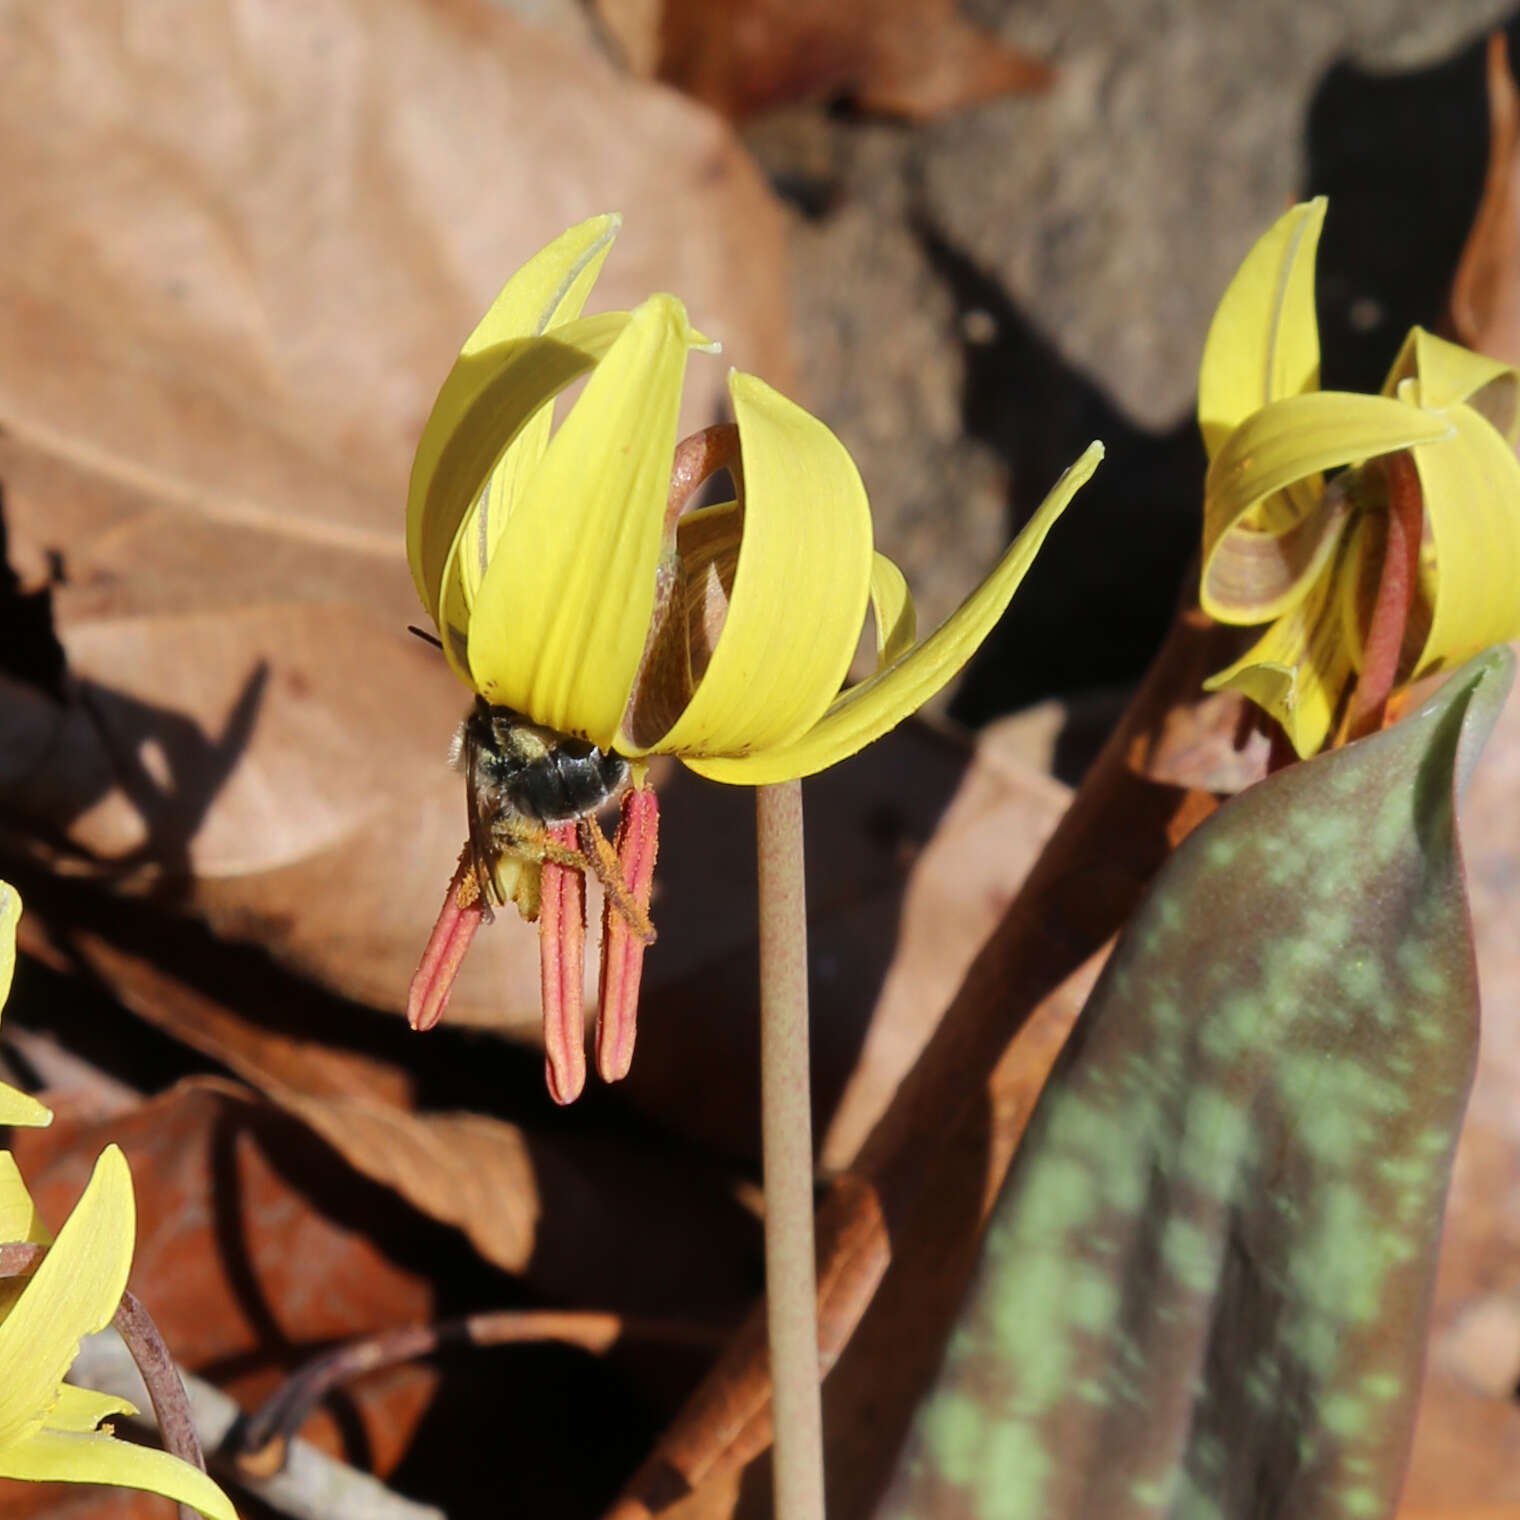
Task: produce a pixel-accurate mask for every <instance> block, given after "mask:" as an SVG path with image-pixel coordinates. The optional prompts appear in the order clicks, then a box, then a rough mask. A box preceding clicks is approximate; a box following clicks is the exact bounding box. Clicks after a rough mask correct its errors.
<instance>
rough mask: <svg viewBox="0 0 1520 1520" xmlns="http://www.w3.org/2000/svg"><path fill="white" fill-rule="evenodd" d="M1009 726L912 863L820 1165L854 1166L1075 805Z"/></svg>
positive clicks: (995, 736)
mask: <svg viewBox="0 0 1520 1520" xmlns="http://www.w3.org/2000/svg"><path fill="white" fill-rule="evenodd" d="M1011 721H1012V722H1013V723H1016V722H1017V719H1014V720H1011ZM1007 729H1008V724H1007V723H1004V724H994V725H993V726H992V727H990V728H988V729H987V730H985V731H984V732H983V733H982V734H981V735H980V736H979V738H978V740H977V745H976V750H975V752H974V754H973V756H972V760H971V764H970V765H969V766H968V767H967V769H966V772H965V774H964V776H962V778H961V782H960V787H959V789H958V790H957V792H956V794H955V796H954V797H953V799H952V800H951V802H950V805H949V807H948V808H947V809H946V810H945V813H944V815H943V816H942V817H941V819H940V821H939V824H938V826H937V827H936V829H935V831H934V835H933V837H932V838H931V839H930V841H929V844H928V846H927V847H926V848H925V850H924V852H923V854H922V855H920V856H919V858H918V860H917V861H916V863H915V864H914V867H913V874H912V875H911V876H910V877H909V879H908V884H907V888H906V890H905V892H904V893H903V899H902V911H901V915H900V919H899V923H900V928H899V930H898V935H897V947H896V949H895V951H894V952H893V956H892V964H891V966H890V967H889V968H888V971H887V975H886V980H885V982H884V983H883V984H882V989H881V993H880V995H879V996H878V998H877V1000H876V1008H875V1011H874V1012H873V1014H872V1016H871V1024H870V1028H869V1029H868V1031H867V1033H866V1038H865V1041H864V1043H863V1045H862V1046H861V1051H860V1057H859V1060H858V1061H857V1062H856V1065H855V1069H854V1071H853V1072H852V1073H851V1074H850V1080H849V1084H848V1085H847V1086H846V1088H845V1090H844V1094H843V1096H842V1097H841V1099H840V1102H839V1107H838V1108H837V1109H836V1110H835V1112H834V1116H833V1118H832V1120H831V1121H830V1124H829V1128H828V1131H827V1133H826V1134H825V1136H824V1138H823V1142H822V1145H821V1148H820V1152H819V1164H820V1165H821V1166H822V1168H823V1170H824V1171H825V1172H834V1171H839V1170H841V1169H843V1168H844V1167H846V1166H848V1165H849V1164H850V1162H851V1161H852V1160H853V1159H854V1157H855V1155H856V1153H857V1152H858V1151H859V1149H860V1146H861V1144H862V1142H863V1141H864V1139H865V1137H866V1136H867V1135H868V1134H869V1133H870V1132H871V1130H872V1129H874V1128H875V1126H876V1123H877V1121H878V1120H879V1119H880V1118H881V1116H882V1113H883V1112H884V1111H885V1109H886V1107H887V1105H888V1104H889V1103H890V1102H891V1100H892V1095H893V1093H895V1092H896V1091H897V1088H898V1085H899V1084H900V1083H901V1081H902V1079H903V1077H904V1076H905V1075H906V1074H907V1072H908V1070H909V1069H910V1068H911V1067H912V1065H913V1063H914V1061H916V1060H917V1059H918V1056H919V1054H920V1053H921V1052H922V1050H923V1048H924V1046H925V1044H927V1043H928V1040H929V1037H930V1036H931V1035H932V1034H933V1032H934V1027H935V1025H936V1024H937V1023H938V1021H939V1018H940V1016H941V1014H942V1013H943V1012H944V1010H945V1008H946V1007H947V1006H948V1005H949V1003H950V999H951V998H952V997H953V996H954V994H955V990H956V988H957V987H959V986H960V984H961V982H962V981H963V980H964V979H965V975H966V972H967V971H968V969H969V968H970V966H971V963H972V961H973V960H974V959H975V958H976V953H977V951H978V950H979V949H980V948H981V946H982V945H983V944H984V943H985V942H986V940H987V937H988V936H989V935H990V934H991V933H992V931H993V929H994V928H996V927H997V922H998V920H999V919H1000V918H1001V917H1002V916H1003V913H1004V911H1005V910H1006V908H1007V907H1008V904H1009V903H1010V902H1011V901H1012V900H1013V896H1014V893H1015V892H1016V891H1017V890H1018V887H1019V883H1020V882H1022V881H1023V880H1024V878H1025V877H1026V876H1027V875H1028V874H1029V868H1030V867H1031V866H1032V865H1033V864H1034V861H1035V859H1036V857H1037V856H1038V855H1039V853H1040V850H1041V849H1042V848H1043V847H1044V844H1045V841H1046V840H1047V839H1048V838H1049V836H1050V832H1051V830H1052V829H1054V828H1055V826H1056V823H1057V821H1058V820H1059V819H1060V817H1061V814H1062V813H1064V812H1065V811H1066V807H1067V804H1068V803H1069V801H1070V800H1071V793H1070V790H1069V789H1068V788H1067V787H1065V786H1062V785H1061V783H1060V782H1059V781H1055V780H1053V779H1052V778H1051V777H1049V776H1046V775H1043V774H1041V773H1040V772H1038V771H1035V770H1032V769H1030V768H1029V767H1028V766H1026V765H1024V764H1023V763H1022V762H1021V761H1020V760H1018V759H1017V758H1016V757H1015V756H1013V755H1010V754H1009V753H1007V746H1006V745H1005V743H1004V739H1003V735H1004V733H1005V731H1006V730H1007Z"/></svg>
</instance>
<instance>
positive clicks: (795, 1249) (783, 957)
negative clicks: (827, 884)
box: [755, 781, 824, 1520]
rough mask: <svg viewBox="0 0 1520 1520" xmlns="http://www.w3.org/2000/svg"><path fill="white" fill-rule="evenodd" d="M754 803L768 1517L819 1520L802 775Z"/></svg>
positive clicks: (763, 790)
mask: <svg viewBox="0 0 1520 1520" xmlns="http://www.w3.org/2000/svg"><path fill="white" fill-rule="evenodd" d="M755 809H756V832H757V839H758V844H759V864H760V1123H761V1149H762V1155H763V1158H764V1166H765V1284H766V1330H767V1334H768V1336H769V1340H770V1351H771V1382H772V1388H773V1393H772V1401H773V1403H772V1411H773V1418H774V1425H775V1435H774V1441H775V1446H774V1450H773V1453H772V1472H773V1474H774V1479H775V1513H776V1515H777V1516H778V1517H779V1520H823V1510H824V1506H823V1407H822V1397H821V1391H820V1387H819V1358H818V1297H817V1294H818V1290H817V1278H816V1264H815V1260H814V1255H813V1251H814V1246H813V1127H812V1107H811V1086H810V1082H809V1078H808V986H807V895H806V887H805V883H804V879H803V839H802V783H801V782H800V781H787V782H783V783H781V784H780V785H777V786H762V787H760V788H759V789H758V790H757V791H756V793H755Z"/></svg>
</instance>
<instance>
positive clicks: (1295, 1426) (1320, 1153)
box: [882, 649, 1514, 1520]
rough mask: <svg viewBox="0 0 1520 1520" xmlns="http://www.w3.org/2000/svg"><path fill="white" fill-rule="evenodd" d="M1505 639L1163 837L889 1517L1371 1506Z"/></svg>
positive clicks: (1063, 1072) (1015, 1180)
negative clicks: (1469, 794)
mask: <svg viewBox="0 0 1520 1520" xmlns="http://www.w3.org/2000/svg"><path fill="white" fill-rule="evenodd" d="M1513 666H1514V661H1513V659H1512V657H1511V656H1510V655H1509V653H1508V651H1506V650H1503V649H1500V650H1496V651H1490V653H1488V654H1487V655H1484V656H1483V657H1481V658H1480V659H1478V660H1475V661H1473V662H1472V663H1471V664H1470V665H1468V666H1466V667H1465V668H1464V669H1463V670H1462V671H1460V672H1458V673H1457V674H1456V675H1455V676H1453V677H1452V679H1451V680H1450V681H1449V682H1448V683H1447V684H1446V686H1445V687H1444V688H1443V689H1442V690H1441V691H1440V692H1439V693H1438V695H1437V696H1436V697H1435V698H1434V699H1433V700H1432V701H1431V702H1430V703H1429V704H1427V705H1426V706H1425V707H1423V708H1422V709H1420V710H1419V711H1418V712H1417V713H1415V714H1413V715H1412V716H1410V717H1409V718H1408V719H1406V720H1405V721H1404V722H1403V723H1401V724H1399V725H1397V726H1396V727H1394V728H1392V729H1390V730H1388V731H1387V732H1385V733H1382V734H1379V735H1376V736H1375V737H1373V738H1370V739H1367V740H1364V741H1363V742H1362V743H1360V744H1356V745H1352V746H1351V747H1349V748H1347V749H1344V750H1341V751H1338V752H1336V753H1333V754H1328V755H1325V756H1322V757H1320V758H1319V759H1315V760H1311V761H1308V762H1306V763H1304V764H1301V765H1298V766H1294V767H1292V768H1291V769H1288V770H1285V771H1283V772H1281V773H1279V774H1278V775H1276V776H1274V777H1272V778H1271V779H1269V780H1267V781H1265V782H1263V783H1262V784H1261V785H1259V786H1256V787H1254V788H1252V789H1251V790H1250V791H1248V792H1246V793H1244V794H1242V795H1241V796H1240V797H1238V798H1237V799H1235V800H1234V801H1233V802H1231V803H1229V804H1228V805H1227V806H1225V807H1224V808H1222V809H1221V810H1220V812H1219V813H1218V814H1216V815H1215V817H1214V818H1212V819H1211V820H1210V821H1209V822H1208V823H1206V824H1205V825H1204V826H1203V827H1202V828H1200V829H1199V830H1198V831H1197V832H1196V833H1195V834H1194V835H1193V836H1192V837H1191V838H1190V839H1189V840H1188V841H1187V842H1186V843H1185V844H1184V845H1183V846H1182V848H1181V849H1179V850H1178V852H1177V854H1176V855H1175V856H1174V857H1173V858H1172V860H1171V861H1169V862H1168V864H1167V866H1166V868H1165V869H1164V870H1163V871H1162V873H1161V875H1160V876H1159V877H1158V878H1157V880H1156V882H1155V885H1154V887H1153V889H1152V891H1151V892H1150V894H1149V896H1148V898H1147V899H1146V901H1145V902H1144V904H1143V905H1142V906H1141V908H1140V910H1139V911H1138V912H1137V914H1136V916H1135V918H1134V920H1133V922H1132V923H1131V924H1130V926H1129V928H1128V929H1127V930H1126V931H1125V933H1124V935H1123V937H1122V939H1121V941H1120V943H1119V945H1118V947H1117V948H1116V949H1115V951H1114V955H1113V957H1112V959H1111V961H1110V963H1109V966H1108V968H1107V970H1106V971H1105V973H1104V975H1103V978H1102V980H1101V981H1100V982H1099V984H1098V987H1097V988H1096V989H1095V991H1094V993H1093V996H1092V998H1091V1000H1090V1002H1089V1003H1088V1006H1087V1008H1086V1009H1085V1010H1084V1012H1083V1014H1082V1017H1081V1019H1080V1021H1079V1023H1078V1025H1077V1027H1076V1030H1075V1032H1074V1034H1073V1036H1072V1039H1071V1042H1070V1044H1069V1045H1068V1047H1067V1049H1066V1051H1065V1052H1064V1053H1063V1056H1062V1058H1061V1062H1060V1064H1059V1065H1058V1067H1057V1069H1056V1072H1055V1074H1054V1075H1053V1076H1052V1079H1051V1081H1050V1083H1049V1085H1048V1086H1047V1088H1046V1090H1045V1093H1044V1094H1043V1095H1042V1097H1041V1099H1040V1102H1039V1105H1038V1108H1037V1110H1036V1113H1035V1115H1034V1118H1033V1120H1032V1122H1031V1125H1030V1128H1029V1131H1028V1134H1027V1135H1026V1137H1025V1140H1024V1142H1023V1145H1022V1146H1021V1147H1020V1149H1019V1152H1018V1154H1017V1155H1016V1157H1015V1158H1014V1163H1013V1166H1012V1168H1011V1169H1010V1171H1009V1173H1008V1176H1007V1179H1006V1181H1005V1183H1004V1187H1003V1191H1002V1194H1001V1196H1000V1197H999V1199H998V1202H997V1205H996V1207H995V1210H994V1213H993V1215H992V1218H991V1220H990V1222H989V1225H988V1229H987V1236H986V1240H985V1243H984V1246H983V1255H982V1260H981V1263H980V1265H979V1267H978V1269H977V1275H976V1277H975V1279H974V1281H973V1284H972V1288H971V1290H970V1295H969V1298H968V1300H967V1302H966V1305H965V1308H964V1310H963V1312H962V1316H961V1318H960V1320H959V1322H958V1323H957V1326H956V1329H955V1332H954V1334H953V1336H952V1338H951V1341H950V1344H949V1347H948V1348H947V1351H946V1357H945V1362H944V1365H943V1367H942V1368H941V1371H940V1373H939V1376H938V1380H937V1382H936V1383H935V1385H934V1387H933V1389H932V1390H931V1392H930V1394H929V1397H928V1398H927V1399H926V1401H925V1402H924V1404H923V1405H922V1406H921V1407H920V1409H919V1411H918V1413H917V1415H916V1417H915V1421H914V1424H913V1428H912V1431H911V1433H910V1436H909V1441H908V1445H907V1449H906V1451H905V1452H904V1455H903V1458H902V1461H901V1463H900V1465H899V1468H898V1471H897V1474H896V1476H895V1479H894V1481H893V1485H892V1488H891V1491H890V1493H889V1495H888V1498H887V1500H886V1503H885V1507H884V1509H883V1511H882V1514H883V1515H885V1516H889V1517H893V1520H905V1517H923V1520H930V1517H933V1520H984V1517H985V1520H1148V1517H1157V1516H1161V1517H1167V1520H1279V1517H1280V1520H1289V1517H1292V1520H1332V1517H1333V1520H1379V1517H1384V1516H1387V1515H1390V1514H1391V1513H1392V1511H1393V1508H1394V1505H1395V1503H1396V1500H1397V1495H1398V1488H1399V1484H1400V1480H1401V1478H1402V1475H1403V1469H1404V1463H1405V1459H1406V1455H1407V1449H1408V1442H1409V1434H1410V1426H1411V1422H1412V1419H1413V1413H1414V1399H1415V1394H1416V1392H1417V1390H1418V1386H1419V1378H1420V1368H1421V1362H1422V1356H1423V1346H1424V1337H1425V1322H1426V1314H1427V1310H1428V1306H1429V1300H1430V1288H1431V1279H1432V1274H1433V1271H1434V1264H1435V1256H1436V1246H1437V1243H1438V1240H1439V1235H1440V1225H1441V1212H1442V1205H1443V1202H1444V1199H1445V1195H1446V1185H1447V1180H1448V1176H1449V1173H1450V1167H1451V1158H1452V1152H1453V1150H1454V1148H1455V1145H1456V1140H1457V1131H1458V1127H1459V1125H1460V1123H1461V1119H1462V1111H1463V1108H1464V1106H1465V1104H1466V1100H1467V1091H1468V1085H1469V1082H1470V1080H1471V1076H1472V1069H1473V1062H1474V1058H1475V1054H1476V1049H1477V1030H1478V1020H1477V984H1476V974H1475V971H1474V965H1473V951H1472V943H1471V937H1470V932H1469V923H1468V916H1467V906H1466V900H1465V896H1464V892H1463V887H1462V877H1461V867H1460V861H1459V858H1458V852H1457V843H1456V832H1455V797H1456V794H1457V792H1458V791H1459V790H1460V788H1461V786H1462V784H1463V783H1464V782H1465V780H1466V778H1467V775H1468V774H1469V773H1470V771H1471V768H1472V764H1473V761H1474V759H1475V758H1476V754H1477V751H1478V749H1479V747H1480V746H1481V744H1482V742H1483V740H1484V739H1485V738H1486V737H1487V734H1488V731H1489V729H1490V728H1491V726H1492V723H1493V721H1494V719H1495V717H1496V716H1497V714H1498V711H1499V708H1500V706H1501V705H1502V703H1503V700H1504V695H1505V692H1506V691H1507V690H1508V687H1509V683H1510V679H1511V675H1512V671H1513Z"/></svg>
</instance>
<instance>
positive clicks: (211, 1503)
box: [0, 1429, 237, 1520]
mask: <svg viewBox="0 0 1520 1520" xmlns="http://www.w3.org/2000/svg"><path fill="white" fill-rule="evenodd" d="M0 1478H22V1479H25V1480H27V1481H29V1482H33V1483H110V1484H114V1485H115V1486H117V1487H118V1488H140V1489H145V1490H146V1491H148V1492H149V1493H155V1494H164V1495H166V1496H167V1497H168V1498H170V1499H175V1500H177V1501H179V1502H180V1503H182V1504H188V1505H189V1506H190V1507H191V1508H192V1509H195V1510H199V1511H200V1513H201V1514H203V1515H205V1516H207V1517H208V1520H237V1511H236V1510H235V1509H233V1507H232V1502H231V1500H229V1499H228V1497H227V1496H226V1494H224V1493H223V1492H222V1491H221V1489H219V1488H218V1487H217V1486H216V1484H215V1483H213V1482H212V1481H211V1479H210V1478H208V1477H207V1476H206V1474H205V1473H203V1472H200V1471H198V1470H197V1469H196V1468H194V1467H191V1466H190V1464H189V1463H188V1462H181V1461H180V1460H179V1458H178V1457H171V1456H170V1455H169V1454H168V1453H167V1452H162V1451H154V1450H152V1449H151V1448H150V1447H146V1446H135V1445H133V1444H132V1443H131V1442H128V1441H118V1440H117V1439H116V1438H115V1437H114V1436H111V1435H108V1434H107V1433H106V1432H105V1431H96V1430H92V1431H77V1430H51V1429H44V1430H39V1431H37V1432H36V1433H35V1434H33V1435H30V1436H28V1437H26V1438H25V1439H24V1440H22V1441H19V1442H15V1443H13V1444H10V1445H4V1446H0Z"/></svg>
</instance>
